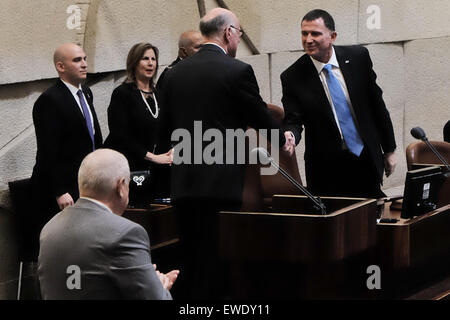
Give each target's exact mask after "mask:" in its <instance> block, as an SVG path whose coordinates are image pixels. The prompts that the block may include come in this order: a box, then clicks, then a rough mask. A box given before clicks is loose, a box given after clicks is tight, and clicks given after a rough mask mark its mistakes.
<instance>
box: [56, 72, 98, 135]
mask: <svg viewBox="0 0 450 320" xmlns="http://www.w3.org/2000/svg"><path fill="white" fill-rule="evenodd" d="M61 81H62V82H63V83H64V84H65V85H66V87H67V89H69V91H70V93H72V95H73V98H74V99H75V101H76V102H77V104H78V107H79V108H80V111H81V114H82V115H83V116H84V112H83V108H82V107H81V102H80V98H79V97H78V95H77V92H78V90H81V94H82V95H83V98H84V101H85V102H86V105H87V106H88V108H87V109H88V112H89V115H90V116H91V124H92V130H93V132H94V134H95V127H94V117H93V116H92V112H91V108H90V106H89V102H88V101H87V99H86V97H85V96H84V93H83V90H82V89H81V84H80V85H78V88H77V87H75V86H73V85H71V84H70V83H68V82H65V81H64V80H63V79H61Z"/></svg>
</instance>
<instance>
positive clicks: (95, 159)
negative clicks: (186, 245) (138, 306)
mask: <svg viewBox="0 0 450 320" xmlns="http://www.w3.org/2000/svg"><path fill="white" fill-rule="evenodd" d="M129 182H130V169H129V166H128V162H127V160H126V158H125V157H124V156H123V155H122V154H121V153H119V152H117V151H114V150H110V149H100V150H96V151H94V152H92V153H90V154H89V155H88V156H86V158H85V159H84V160H83V162H82V163H81V166H80V170H79V173H78V183H79V188H80V198H79V199H78V201H77V202H76V203H75V204H74V205H73V206H69V207H66V208H65V209H64V210H63V211H61V212H60V213H58V214H57V215H55V216H54V217H53V218H52V219H51V220H50V221H49V222H48V223H47V224H46V225H45V226H44V228H43V229H42V232H41V236H40V243H41V246H40V253H39V260H38V275H39V281H40V286H41V293H42V297H43V299H83V300H85V299H102V300H105V299H114V300H117V299H152V300H168V299H172V297H171V294H170V292H169V290H170V289H171V287H172V285H173V283H174V282H175V280H176V279H177V276H178V273H179V271H178V270H173V271H171V272H169V273H167V274H162V273H160V272H159V271H156V270H155V268H156V266H155V265H153V264H152V261H151V256H150V243H149V238H148V234H147V232H146V231H145V229H144V228H143V227H142V226H140V225H138V224H136V223H134V222H132V221H130V220H128V219H126V218H122V217H121V215H122V213H123V212H124V210H125V209H126V207H127V205H128V191H129V189H128V186H129ZM77 272H78V273H77ZM77 277H78V279H77Z"/></svg>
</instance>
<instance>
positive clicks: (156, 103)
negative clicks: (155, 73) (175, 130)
mask: <svg viewBox="0 0 450 320" xmlns="http://www.w3.org/2000/svg"><path fill="white" fill-rule="evenodd" d="M139 92H140V93H141V97H142V100H144V103H145V105H146V106H147V109H148V111H150V113H151V114H152V117H153V118H155V119H156V118H158V115H159V108H158V101H156V97H155V95H154V94H153V93H151V95H152V98H153V101H155V109H156V111H155V113H153V111H152V108H151V107H150V105H149V104H148V102H147V99H145V97H144V94H143V93H142V90H139Z"/></svg>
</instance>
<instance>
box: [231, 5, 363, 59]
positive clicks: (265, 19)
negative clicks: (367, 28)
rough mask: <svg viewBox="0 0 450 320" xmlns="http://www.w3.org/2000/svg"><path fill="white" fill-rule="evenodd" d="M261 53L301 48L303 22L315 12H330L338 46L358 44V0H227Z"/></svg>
mask: <svg viewBox="0 0 450 320" xmlns="http://www.w3.org/2000/svg"><path fill="white" fill-rule="evenodd" d="M226 3H227V5H228V6H229V7H230V9H231V10H233V11H235V12H236V14H237V16H238V18H239V19H240V21H241V25H242V27H243V28H244V29H245V30H246V32H247V33H248V35H249V36H250V38H251V39H252V41H253V42H254V44H255V45H256V47H257V48H258V49H259V50H260V52H261V53H272V52H280V51H293V50H299V49H301V48H302V46H301V42H300V23H301V19H302V18H303V16H304V15H305V14H306V13H307V12H308V11H309V10H312V9H317V8H322V9H324V10H327V11H329V12H330V13H331V14H332V15H333V17H334V19H335V22H336V28H337V30H338V31H339V38H338V39H339V40H338V43H339V44H354V43H356V41H357V25H358V0H304V1H298V0H283V1H273V0H247V1H241V0H228V1H226Z"/></svg>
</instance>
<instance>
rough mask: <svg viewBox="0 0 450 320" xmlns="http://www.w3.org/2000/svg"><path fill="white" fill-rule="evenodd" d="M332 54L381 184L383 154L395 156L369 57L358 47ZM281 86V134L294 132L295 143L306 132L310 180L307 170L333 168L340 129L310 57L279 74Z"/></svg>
mask: <svg viewBox="0 0 450 320" xmlns="http://www.w3.org/2000/svg"><path fill="white" fill-rule="evenodd" d="M334 48H335V53H336V57H337V60H338V62H339V66H340V68H341V71H342V73H343V75H344V79H345V83H346V85H347V88H348V92H349V96H350V100H351V102H352V106H353V109H354V112H355V116H356V126H357V128H358V131H359V133H360V136H361V138H362V140H363V141H364V145H365V148H367V149H368V150H367V151H368V154H369V157H370V159H371V160H372V162H373V165H374V167H375V168H376V171H377V174H378V177H379V181H381V180H382V176H383V171H384V161H383V157H382V153H383V152H384V153H387V152H392V151H394V150H395V148H396V144H395V137H394V131H393V127H392V122H391V118H390V116H389V112H388V111H387V109H386V106H385V104H384V101H383V98H382V91H381V89H380V87H379V86H378V85H377V84H376V74H375V72H374V71H373V69H372V61H371V59H370V56H369V52H368V50H367V49H366V48H364V47H361V46H335V47H334ZM281 83H282V87H283V98H282V102H283V106H284V109H285V113H286V117H285V120H284V129H285V130H290V131H292V132H293V133H294V135H295V141H296V143H298V142H299V141H300V138H301V132H302V130H303V127H304V128H305V149H306V150H305V164H306V175H307V179H308V178H309V179H311V178H312V177H311V175H312V173H311V171H309V172H308V168H310V167H311V166H310V165H311V164H317V165H318V166H323V165H324V163H328V166H332V165H333V155H334V154H338V153H340V152H341V151H342V142H341V136H340V133H339V129H338V127H337V124H336V121H335V118H334V115H333V111H332V109H331V106H330V103H329V101H328V99H327V96H326V93H325V90H324V88H323V86H322V83H321V81H320V78H319V75H318V73H317V69H316V68H315V67H314V64H313V62H312V61H311V58H310V57H309V56H308V55H306V54H305V55H303V56H302V57H301V58H300V59H298V60H297V61H296V62H295V63H294V64H293V65H291V66H290V67H289V68H288V69H287V70H285V71H284V72H283V73H282V74H281ZM330 169H331V168H330ZM334 169H337V170H339V168H334ZM318 170H328V168H327V167H322V168H318ZM308 176H309V177H308Z"/></svg>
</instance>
